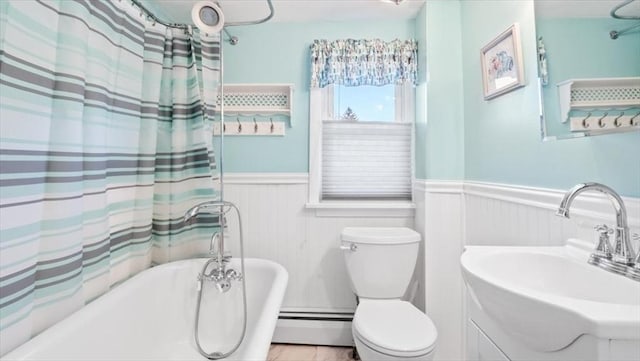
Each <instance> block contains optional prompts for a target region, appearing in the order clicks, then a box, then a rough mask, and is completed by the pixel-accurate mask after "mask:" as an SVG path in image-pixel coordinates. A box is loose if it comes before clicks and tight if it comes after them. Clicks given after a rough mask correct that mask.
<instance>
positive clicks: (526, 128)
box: [442, 0, 640, 197]
mask: <svg viewBox="0 0 640 361" xmlns="http://www.w3.org/2000/svg"><path fill="white" fill-rule="evenodd" d="M461 20H462V21H461V24H462V55H463V62H462V69H463V72H464V112H465V126H464V128H465V132H464V133H465V142H464V152H465V179H467V180H476V181H486V182H496V183H506V184H518V185H527V186H536V187H549V188H560V189H567V188H569V187H571V186H573V185H574V184H576V183H579V182H584V181H595V182H602V183H605V184H607V185H609V186H611V187H613V188H614V189H616V190H617V191H618V192H620V193H621V194H623V195H626V196H634V197H639V196H640V161H639V160H638V154H640V133H638V132H634V133H628V134H615V135H604V136H598V137H593V138H583V139H571V140H561V141H551V142H541V141H540V132H539V122H538V94H537V87H536V83H535V82H536V76H537V74H536V73H537V65H536V52H535V49H536V46H535V25H534V9H533V1H532V0H526V1H525V0H514V1H462V2H461ZM514 22H518V23H520V28H521V35H522V47H523V52H524V54H523V56H524V60H525V61H524V67H525V73H526V80H527V86H526V87H524V88H520V89H518V90H515V91H513V92H510V93H507V94H505V95H503V96H500V97H498V98H494V99H493V100H489V101H485V100H483V96H482V78H481V73H480V49H481V48H482V47H483V46H484V45H485V44H487V43H488V42H489V41H490V40H491V39H493V38H494V37H495V36H496V35H498V34H500V33H501V32H502V31H504V30H505V29H506V28H507V27H509V26H510V25H511V24H512V23H514ZM442 30H443V32H448V31H450V29H449V28H447V29H442Z"/></svg>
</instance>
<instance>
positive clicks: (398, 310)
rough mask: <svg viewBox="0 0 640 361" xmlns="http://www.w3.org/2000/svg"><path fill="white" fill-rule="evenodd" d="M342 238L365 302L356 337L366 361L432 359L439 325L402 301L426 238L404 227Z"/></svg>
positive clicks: (363, 230) (349, 232) (352, 230)
mask: <svg viewBox="0 0 640 361" xmlns="http://www.w3.org/2000/svg"><path fill="white" fill-rule="evenodd" d="M341 239H342V247H341V249H342V250H343V251H344V256H345V262H346V265H347V270H348V273H349V279H350V281H351V288H352V289H353V291H354V293H355V294H356V295H357V296H358V299H359V303H358V307H357V308H356V312H355V315H354V317H353V323H352V333H353V338H354V341H355V344H356V348H357V350H358V354H359V355H360V358H361V359H362V360H363V361H373V360H407V361H409V360H411V361H413V360H415V361H426V360H431V359H432V358H433V353H434V352H433V351H434V349H435V345H436V340H437V337H438V332H437V330H436V327H435V326H434V324H433V322H432V321H431V319H430V318H429V317H428V316H427V315H426V314H424V313H423V312H422V311H420V310H419V309H417V308H416V307H415V306H413V305H412V304H411V303H409V302H407V301H403V300H402V299H401V297H402V296H403V295H404V293H405V292H406V289H407V287H408V285H409V282H410V280H411V277H412V275H413V269H414V267H415V262H416V258H417V253H418V248H419V242H420V235H419V234H418V233H416V232H415V231H413V230H411V229H409V228H404V227H348V228H345V229H344V230H343V232H342V234H341Z"/></svg>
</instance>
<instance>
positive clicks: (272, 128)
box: [269, 118, 275, 133]
mask: <svg viewBox="0 0 640 361" xmlns="http://www.w3.org/2000/svg"><path fill="white" fill-rule="evenodd" d="M269 120H270V121H271V133H273V130H274V128H275V127H274V126H273V118H269Z"/></svg>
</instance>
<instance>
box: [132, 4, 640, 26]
mask: <svg viewBox="0 0 640 361" xmlns="http://www.w3.org/2000/svg"><path fill="white" fill-rule="evenodd" d="M198 1H200V0H140V2H141V3H142V4H144V5H145V6H147V7H149V8H150V9H152V10H153V12H154V14H156V15H157V16H158V17H159V18H161V19H163V20H167V21H169V22H174V23H182V24H185V23H186V24H190V23H192V21H191V7H192V6H193V4H195V3H196V2H198ZM214 1H216V2H218V3H219V4H220V6H221V7H222V10H223V12H224V14H225V20H226V22H235V21H253V20H257V19H262V18H264V17H266V16H267V15H268V14H269V8H268V6H267V1H266V0H214ZM462 1H473V0H462ZM514 1H518V0H514ZM622 1H623V0H535V9H536V16H538V17H609V12H610V11H611V9H612V8H613V7H614V6H615V5H618V4H620V3H622ZM272 2H273V6H274V8H275V15H274V17H273V19H271V20H270V22H311V21H347V20H374V19H378V20H379V19H388V20H406V19H413V18H415V17H416V15H417V14H418V12H419V11H420V9H421V8H422V6H423V4H424V3H425V0H404V1H403V2H402V3H401V4H400V5H395V4H394V3H392V0H386V1H385V0H272ZM618 14H620V15H635V16H638V15H640V0H635V1H633V2H632V3H631V4H629V5H627V6H625V7H624V8H622V9H620V10H619V12H618Z"/></svg>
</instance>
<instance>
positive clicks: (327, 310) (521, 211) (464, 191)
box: [224, 173, 640, 360]
mask: <svg viewBox="0 0 640 361" xmlns="http://www.w3.org/2000/svg"><path fill="white" fill-rule="evenodd" d="M414 184H415V186H414V202H415V219H414V216H413V215H409V214H408V215H399V214H398V213H397V211H390V213H389V214H388V215H386V216H385V215H384V214H380V213H379V212H380V210H376V212H375V213H373V214H372V213H370V212H364V213H363V214H362V215H358V214H355V213H353V212H346V213H344V214H342V215H334V216H330V217H327V216H322V214H320V213H317V210H316V209H314V208H309V207H307V206H308V205H307V201H308V175H307V174H301V173H294V174H282V173H273V174H271V173H268V174H256V173H250V174H237V173H236V174H228V175H225V195H224V197H225V199H226V200H228V201H231V202H234V203H235V204H236V205H238V207H239V208H240V210H241V213H242V219H243V232H244V238H245V250H246V254H247V256H248V257H259V258H266V259H271V260H274V261H276V262H278V263H280V264H282V265H283V266H284V267H285V268H286V269H287V270H288V271H289V285H288V289H287V293H286V295H285V299H284V303H283V314H286V315H294V316H295V317H297V316H299V315H304V314H307V315H317V316H318V317H319V318H324V319H325V320H323V321H317V322H313V321H304V320H301V321H300V322H295V320H293V321H292V320H291V319H287V320H281V321H280V322H279V323H278V328H277V330H276V334H275V341H278V342H297V343H317V344H336V345H339V344H349V343H350V342H351V340H350V338H349V337H350V331H349V327H350V324H349V323H348V322H344V321H326V319H327V318H343V319H344V318H348V316H349V314H350V313H352V312H353V310H354V309H355V298H354V296H353V294H352V292H351V289H350V286H349V279H348V276H347V273H346V269H345V266H344V262H343V259H342V254H341V253H340V251H339V250H338V246H339V243H340V232H341V231H342V229H343V228H344V227H347V226H407V227H412V228H415V229H416V230H417V231H419V232H420V233H421V234H422V236H423V239H424V244H423V246H424V247H422V248H421V257H420V258H421V262H419V263H420V264H419V265H418V266H417V271H416V275H417V277H418V279H421V280H424V281H423V282H420V286H417V287H415V285H414V288H413V290H414V291H416V292H417V296H416V297H415V299H414V303H415V304H417V305H418V306H419V307H421V308H422V306H423V305H424V307H425V309H426V312H427V314H428V315H429V316H430V317H431V318H432V319H433V321H434V323H435V324H436V326H437V327H438V333H439V336H438V347H437V351H436V359H437V360H461V359H463V358H464V353H463V350H464V347H465V346H464V336H463V335H464V329H465V319H466V317H465V306H464V301H463V300H464V299H465V287H464V282H463V279H462V276H461V273H460V265H459V258H460V255H461V253H462V252H463V249H464V246H465V245H467V244H468V245H550V246H551V245H562V244H563V243H564V240H566V239H567V238H570V237H576V238H582V239H587V240H593V239H594V234H593V231H592V227H593V225H595V224H597V223H602V222H607V223H608V224H613V223H614V222H615V220H614V215H613V209H612V208H611V205H610V204H609V201H608V200H607V199H606V198H605V197H602V196H599V195H593V194H591V193H587V194H583V195H580V196H579V197H578V198H577V199H576V202H575V203H574V205H573V206H572V208H571V215H572V218H571V219H569V220H566V219H561V218H559V217H556V216H555V215H554V213H555V210H556V208H557V206H558V204H559V203H560V199H561V197H562V195H563V194H564V192H565V191H566V190H553V189H542V188H532V187H520V186H511V185H503V184H490V183H481V182H462V181H424V180H417V181H415V182H414ZM624 201H625V204H626V205H627V209H628V213H629V224H630V226H631V228H632V232H640V200H639V199H637V198H625V199H624ZM229 222H230V224H229V240H228V242H227V248H228V249H230V250H231V251H232V252H233V254H234V255H237V254H238V252H239V249H238V242H237V236H238V232H237V223H236V222H237V221H236V220H235V218H234V217H229ZM636 247H637V245H636ZM423 265H424V266H423ZM423 267H424V271H423ZM423 286H424V287H423ZM324 316H326V317H324ZM323 325H324V326H323ZM326 325H330V326H331V327H327V326H326Z"/></svg>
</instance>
